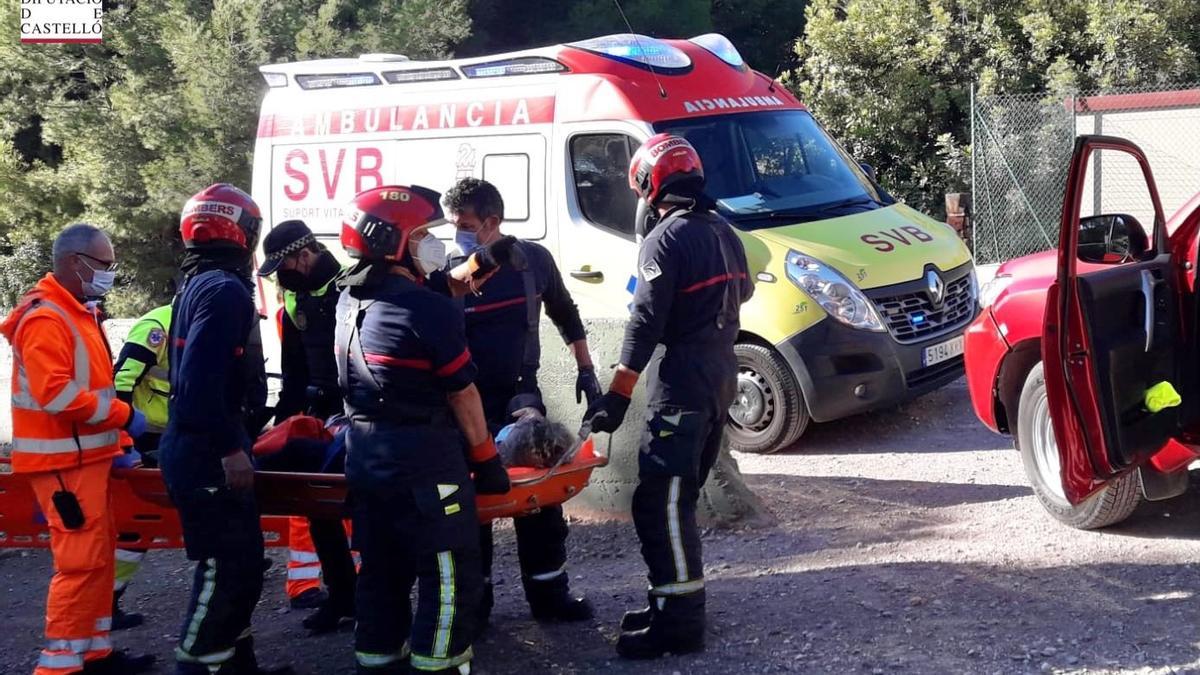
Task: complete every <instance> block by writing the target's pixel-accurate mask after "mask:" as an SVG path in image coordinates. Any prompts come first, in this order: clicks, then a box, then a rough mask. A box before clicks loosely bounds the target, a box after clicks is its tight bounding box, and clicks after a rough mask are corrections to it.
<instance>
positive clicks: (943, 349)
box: [921, 335, 966, 366]
mask: <svg viewBox="0 0 1200 675" xmlns="http://www.w3.org/2000/svg"><path fill="white" fill-rule="evenodd" d="M965 341H966V338H965V337H964V336H962V335H959V336H958V337H956V338H953V339H950V340H946V341H945V342H939V343H937V344H936V345H931V346H929V347H926V348H925V352H924V353H923V354H921V365H924V366H932V365H936V364H938V363H941V362H942V361H946V360H949V359H952V358H954V357H956V356H958V355H960V354H962V353H963V343H964V342H965Z"/></svg>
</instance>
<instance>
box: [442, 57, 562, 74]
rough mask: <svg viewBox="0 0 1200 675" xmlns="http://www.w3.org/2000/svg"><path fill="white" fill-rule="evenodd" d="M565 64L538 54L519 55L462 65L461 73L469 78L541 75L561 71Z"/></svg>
mask: <svg viewBox="0 0 1200 675" xmlns="http://www.w3.org/2000/svg"><path fill="white" fill-rule="evenodd" d="M566 69H567V67H566V66H564V65H563V64H561V63H559V62H558V61H555V60H554V59H547V58H542V57H540V56H521V57H518V58H515V59H506V60H504V61H489V62H487V63H473V64H471V65H467V66H463V67H462V71H463V74H464V75H466V76H467V77H469V78H482V77H508V76H510V75H541V74H543V73H561V72H563V71H565V70H566Z"/></svg>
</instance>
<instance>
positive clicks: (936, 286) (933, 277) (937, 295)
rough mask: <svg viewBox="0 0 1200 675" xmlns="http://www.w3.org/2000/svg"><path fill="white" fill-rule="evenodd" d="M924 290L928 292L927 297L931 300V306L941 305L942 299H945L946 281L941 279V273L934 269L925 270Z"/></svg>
mask: <svg viewBox="0 0 1200 675" xmlns="http://www.w3.org/2000/svg"><path fill="white" fill-rule="evenodd" d="M925 290H926V291H927V292H928V293H929V299H930V300H931V301H932V302H933V306H934V307H941V306H942V301H943V300H945V299H946V282H945V281H942V275H940V274H938V273H937V272H936V271H934V270H929V271H928V272H926V273H925Z"/></svg>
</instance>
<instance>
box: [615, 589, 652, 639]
mask: <svg viewBox="0 0 1200 675" xmlns="http://www.w3.org/2000/svg"><path fill="white" fill-rule="evenodd" d="M646 596H647V597H646V606H645V607H643V608H641V609H631V610H629V611H628V612H625V614H624V615H623V616H622V617H621V630H622V631H623V632H633V631H635V630H645V629H647V628H649V627H650V616H651V614H652V610H651V609H650V605H652V604H654V596H652V595H650V594H649V593H647V594H646Z"/></svg>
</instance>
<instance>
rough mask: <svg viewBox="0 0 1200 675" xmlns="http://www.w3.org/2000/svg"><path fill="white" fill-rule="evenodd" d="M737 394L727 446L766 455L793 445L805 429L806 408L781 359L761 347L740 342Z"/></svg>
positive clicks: (773, 352) (729, 425)
mask: <svg viewBox="0 0 1200 675" xmlns="http://www.w3.org/2000/svg"><path fill="white" fill-rule="evenodd" d="M733 351H734V353H735V354H737V363H738V377H737V393H736V394H735V395H734V399H733V404H732V405H731V406H729V418H728V421H727V425H726V430H727V434H726V435H727V436H728V437H729V445H730V447H732V448H733V449H734V450H738V451H740V452H753V453H757V454H768V453H772V452H778V451H779V450H783V449H784V448H786V447H788V446H789V445H791V444H792V443H794V442H796V439H798V438H800V435H801V434H803V433H804V430H805V428H807V427H808V422H809V419H810V418H809V415H808V406H807V405H806V404H805V402H804V395H803V394H802V393H801V392H800V385H799V384H798V383H797V382H796V377H795V376H794V375H792V371H791V369H790V368H788V365H787V362H786V361H784V360H783V357H781V356H779V354H777V353H775V351H774V350H772V349H769V348H767V347H764V346H762V345H757V344H752V343H740V344H736V345H734V346H733Z"/></svg>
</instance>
